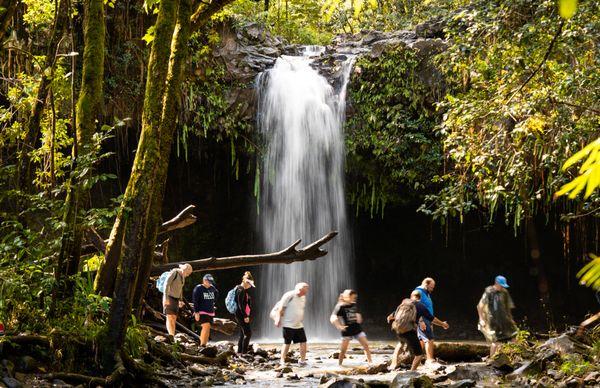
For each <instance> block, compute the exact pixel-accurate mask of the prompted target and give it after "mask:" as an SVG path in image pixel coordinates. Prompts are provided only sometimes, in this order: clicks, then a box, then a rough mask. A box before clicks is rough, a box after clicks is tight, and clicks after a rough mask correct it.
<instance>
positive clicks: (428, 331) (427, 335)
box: [417, 318, 433, 342]
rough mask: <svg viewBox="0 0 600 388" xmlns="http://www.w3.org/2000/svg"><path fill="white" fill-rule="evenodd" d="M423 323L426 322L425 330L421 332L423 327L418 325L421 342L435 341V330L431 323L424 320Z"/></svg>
mask: <svg viewBox="0 0 600 388" xmlns="http://www.w3.org/2000/svg"><path fill="white" fill-rule="evenodd" d="M423 322H425V330H421V325H419V324H417V335H418V337H419V340H421V341H423V342H428V341H430V340H432V341H433V328H432V325H431V321H429V320H427V319H425V318H423Z"/></svg>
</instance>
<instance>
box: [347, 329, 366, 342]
mask: <svg viewBox="0 0 600 388" xmlns="http://www.w3.org/2000/svg"><path fill="white" fill-rule="evenodd" d="M366 336H367V334H366V333H365V332H364V331H361V332H360V333H358V334H354V335H342V339H344V340H348V341H350V340H351V339H352V338H354V339H355V340H358V339H359V338H362V337H366Z"/></svg>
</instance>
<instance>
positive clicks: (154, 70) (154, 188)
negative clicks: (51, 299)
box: [94, 0, 232, 366]
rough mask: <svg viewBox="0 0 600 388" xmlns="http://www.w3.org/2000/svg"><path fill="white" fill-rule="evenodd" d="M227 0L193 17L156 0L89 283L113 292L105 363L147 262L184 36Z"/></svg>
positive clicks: (187, 5)
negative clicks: (106, 229)
mask: <svg viewBox="0 0 600 388" xmlns="http://www.w3.org/2000/svg"><path fill="white" fill-rule="evenodd" d="M230 2H232V0H215V1H213V2H211V3H210V4H208V5H207V4H206V3H199V6H198V11H197V12H195V13H194V15H193V16H192V12H191V11H192V8H193V5H192V0H179V1H177V0H162V1H161V2H160V5H159V10H158V16H157V20H156V24H155V26H156V28H155V35H154V40H153V41H152V47H151V51H150V58H149V61H148V75H147V80H146V92H145V97H144V109H143V114H142V134H141V137H140V141H139V144H138V148H137V152H136V157H135V160H134V162H133V169H132V172H131V177H130V178H129V182H128V184H127V189H126V190H125V195H124V198H123V202H122V204H121V207H120V208H119V212H118V215H117V219H116V220H115V224H114V225H113V229H112V231H111V235H110V237H109V241H108V244H107V248H106V254H105V259H104V262H103V263H102V264H101V267H100V269H99V271H98V274H97V275H96V280H95V285H94V286H95V289H96V291H97V292H98V293H100V294H101V295H107V296H112V297H113V302H112V304H111V310H110V313H109V319H108V324H107V330H106V331H105V337H104V341H103V342H104V344H103V352H104V363H105V364H104V365H105V366H108V365H110V363H111V360H110V357H112V355H114V354H117V350H118V349H120V348H121V346H122V345H123V341H124V338H125V333H126V329H127V323H128V319H129V317H130V314H131V311H132V307H135V306H137V305H139V304H140V301H141V299H142V297H143V294H144V291H145V289H146V285H147V283H146V282H147V281H148V277H149V274H150V270H151V267H152V257H153V256H154V246H155V243H156V236H157V231H158V226H159V223H160V219H161V209H162V200H163V194H164V190H165V181H166V176H167V169H168V165H169V158H170V154H171V146H172V142H173V133H174V131H175V128H176V123H177V115H178V110H179V103H180V89H181V84H182V77H183V75H182V69H183V66H184V64H185V62H186V60H187V41H188V38H189V36H190V34H191V31H193V29H195V28H198V27H200V26H201V25H202V24H204V23H206V21H208V20H209V18H210V16H212V15H213V14H214V13H216V12H218V11H219V10H220V9H222V8H223V6H225V5H226V4H228V3H230ZM113 362H114V360H113Z"/></svg>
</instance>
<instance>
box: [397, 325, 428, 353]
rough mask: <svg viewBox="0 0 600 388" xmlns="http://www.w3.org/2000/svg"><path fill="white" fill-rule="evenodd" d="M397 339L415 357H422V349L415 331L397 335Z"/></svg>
mask: <svg viewBox="0 0 600 388" xmlns="http://www.w3.org/2000/svg"><path fill="white" fill-rule="evenodd" d="M398 339H399V340H401V341H402V342H404V343H405V344H406V346H407V347H408V350H409V351H410V352H411V353H412V354H413V355H415V356H422V355H423V348H421V343H420V342H419V338H418V337H417V332H416V331H415V330H411V331H407V332H406V333H402V334H398Z"/></svg>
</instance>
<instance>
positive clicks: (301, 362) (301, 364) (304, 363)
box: [298, 360, 308, 366]
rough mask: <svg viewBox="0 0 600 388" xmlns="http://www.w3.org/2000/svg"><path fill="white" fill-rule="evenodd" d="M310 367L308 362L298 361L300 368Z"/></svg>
mask: <svg viewBox="0 0 600 388" xmlns="http://www.w3.org/2000/svg"><path fill="white" fill-rule="evenodd" d="M306 365H308V364H307V363H306V361H302V360H298V366H306Z"/></svg>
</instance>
